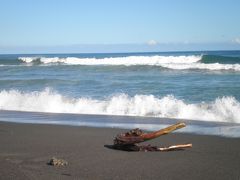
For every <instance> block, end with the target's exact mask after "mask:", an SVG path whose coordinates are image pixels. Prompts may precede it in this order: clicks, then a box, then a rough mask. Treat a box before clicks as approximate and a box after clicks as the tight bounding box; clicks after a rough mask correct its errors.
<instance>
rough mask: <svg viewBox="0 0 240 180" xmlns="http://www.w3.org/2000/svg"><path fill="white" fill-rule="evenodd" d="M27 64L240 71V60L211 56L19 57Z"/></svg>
mask: <svg viewBox="0 0 240 180" xmlns="http://www.w3.org/2000/svg"><path fill="white" fill-rule="evenodd" d="M18 59H19V60H20V61H22V62H24V63H27V64H30V63H31V64H47V65H51V64H55V65H56V64H65V65H86V66H87V65H95V66H96V65H105V66H114V65H115V66H119V65H122V66H134V65H135V66H136V65H139V66H159V67H163V68H168V69H176V70H186V69H201V70H204V69H205V70H213V71H214V70H215V71H219V70H232V71H240V64H239V63H240V58H238V57H223V56H211V55H191V56H158V55H156V56H127V57H112V58H109V57H108V58H101V59H99V58H77V57H66V58H60V57H19V58H18Z"/></svg>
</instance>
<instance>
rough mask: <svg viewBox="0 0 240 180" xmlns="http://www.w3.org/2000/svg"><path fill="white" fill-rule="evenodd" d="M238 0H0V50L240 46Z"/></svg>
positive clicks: (17, 51)
mask: <svg viewBox="0 0 240 180" xmlns="http://www.w3.org/2000/svg"><path fill="white" fill-rule="evenodd" d="M239 9H240V1H239V0H119V1H114V0H38V1H37V0H35V1H34V0H21V1H20V0H0V25H1V26H0V53H39V52H40V53H71V52H79V53H83V52H87V53H88V52H138V51H140V52H141V51H188V50H189V51H191V50H240V23H239V22H240V21H239V19H240V10H239Z"/></svg>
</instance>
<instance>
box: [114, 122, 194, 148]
mask: <svg viewBox="0 0 240 180" xmlns="http://www.w3.org/2000/svg"><path fill="white" fill-rule="evenodd" d="M185 126H186V125H185V123H177V124H174V125H172V126H169V127H166V128H164V129H161V130H159V131H155V132H151V133H144V132H142V130H140V129H133V130H131V131H129V132H126V133H122V134H119V135H117V136H116V138H115V139H114V145H113V146H112V147H113V148H114V149H118V150H125V151H173V150H182V149H185V148H190V147H192V144H179V145H173V146H169V147H157V146H151V145H141V146H140V145H139V143H141V142H144V141H148V140H151V139H154V138H157V137H159V136H162V135H165V134H168V133H170V132H172V131H175V130H177V129H180V128H183V127H185Z"/></svg>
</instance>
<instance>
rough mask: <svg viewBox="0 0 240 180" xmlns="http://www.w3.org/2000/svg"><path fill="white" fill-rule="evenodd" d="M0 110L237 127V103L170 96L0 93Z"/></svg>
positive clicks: (239, 111)
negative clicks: (162, 119)
mask: <svg viewBox="0 0 240 180" xmlns="http://www.w3.org/2000/svg"><path fill="white" fill-rule="evenodd" d="M0 109H1V110H18V111H36V112H54V113H78V114H105V115H130V116H149V117H166V118H181V119H195V120H205V121H220V122H236V123H240V102H239V101H237V100H236V99H235V98H234V97H222V98H217V99H216V100H215V101H212V102H208V103H204V102H203V103H195V104H194V103H186V102H184V101H183V100H179V99H177V98H175V97H174V96H172V95H168V96H165V97H162V98H157V97H155V96H153V95H135V96H133V97H130V96H128V95H126V94H119V95H115V96H112V97H109V98H107V99H105V100H97V99H91V98H77V99H74V98H69V97H65V96H63V95H61V94H59V93H57V92H53V91H51V90H49V89H46V90H44V91H41V92H29V93H27V92H20V91H17V90H10V91H5V90H3V91H0Z"/></svg>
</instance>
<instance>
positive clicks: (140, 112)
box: [0, 51, 240, 123]
mask: <svg viewBox="0 0 240 180" xmlns="http://www.w3.org/2000/svg"><path fill="white" fill-rule="evenodd" d="M0 110H12V111H32V112H45V113H74V114H94V115H120V116H138V117H139V116H141V117H146V121H147V117H160V118H176V119H184V120H201V121H216V122H229V123H240V51H211V52H167V53H163V52H162V53H158V52H156V53H115V54H31V55H29V54H16V55H0Z"/></svg>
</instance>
